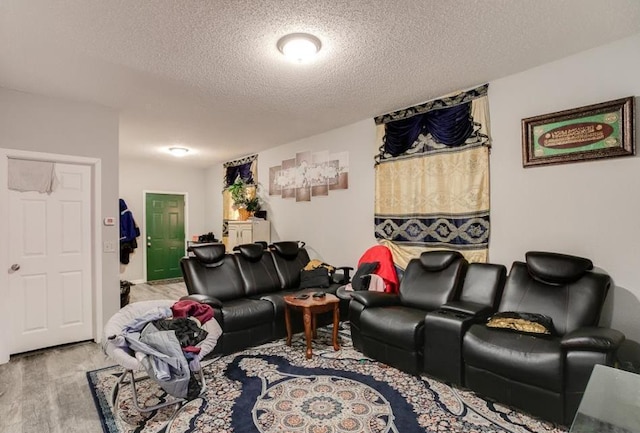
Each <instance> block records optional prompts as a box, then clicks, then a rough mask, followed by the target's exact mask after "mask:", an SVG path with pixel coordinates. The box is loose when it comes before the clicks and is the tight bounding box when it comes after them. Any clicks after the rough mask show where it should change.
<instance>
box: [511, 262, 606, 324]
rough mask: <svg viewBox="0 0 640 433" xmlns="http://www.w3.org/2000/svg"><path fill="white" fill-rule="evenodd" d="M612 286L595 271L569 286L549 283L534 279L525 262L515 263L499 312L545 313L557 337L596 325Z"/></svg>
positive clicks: (604, 276) (603, 276)
mask: <svg viewBox="0 0 640 433" xmlns="http://www.w3.org/2000/svg"><path fill="white" fill-rule="evenodd" d="M610 286H611V278H610V277H609V276H608V275H606V274H604V273H602V272H596V271H589V272H586V273H585V274H584V275H583V276H582V278H580V279H579V280H577V281H574V282H572V283H568V284H560V285H559V284H548V283H544V282H542V281H541V280H539V279H537V278H534V276H532V275H531V272H530V271H529V269H528V267H527V265H526V263H523V262H514V263H513V265H512V266H511V271H510V272H509V277H508V278H507V282H506V284H505V287H504V291H503V293H502V297H501V299H500V305H499V307H498V311H522V312H530V313H544V314H545V315H546V316H549V317H551V318H552V319H553V327H554V329H555V331H556V333H557V335H564V334H565V333H567V332H571V331H575V330H576V329H579V328H581V327H583V326H596V325H597V324H598V320H599V317H600V311H601V310H602V305H603V303H604V300H605V298H606V295H607V291H608V289H609V287H610Z"/></svg>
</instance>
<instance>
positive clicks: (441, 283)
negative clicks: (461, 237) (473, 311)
mask: <svg viewBox="0 0 640 433" xmlns="http://www.w3.org/2000/svg"><path fill="white" fill-rule="evenodd" d="M467 266H468V264H467V261H466V260H465V258H464V257H463V256H462V254H460V253H459V252H457V251H428V252H424V253H422V254H421V255H420V258H418V259H412V260H411V261H410V262H409V264H408V265H407V268H406V269H405V271H404V276H403V277H402V281H401V282H400V302H401V303H402V305H405V306H408V307H413V308H419V309H422V310H426V311H432V310H435V309H438V308H440V306H441V305H443V304H445V303H446V302H448V301H451V300H454V299H456V298H457V296H458V294H459V291H460V288H461V287H462V282H463V280H464V275H465V272H466V270H467Z"/></svg>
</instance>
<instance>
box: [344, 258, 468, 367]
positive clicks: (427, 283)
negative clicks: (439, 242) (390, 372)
mask: <svg viewBox="0 0 640 433" xmlns="http://www.w3.org/2000/svg"><path fill="white" fill-rule="evenodd" d="M466 270H467V261H466V260H465V259H464V257H463V256H462V254H460V253H459V252H456V251H433V252H424V253H422V254H421V255H420V258H418V259H412V260H411V261H410V262H409V264H408V265H407V268H406V270H405V272H404V276H403V278H402V281H401V282H400V288H399V292H398V293H397V294H390V293H381V292H367V291H360V292H354V294H353V299H352V300H351V304H350V308H349V320H350V322H351V335H352V339H353V343H354V346H355V348H356V349H358V350H360V351H361V352H363V353H364V354H365V355H367V356H370V357H372V358H374V359H377V360H379V361H381V362H384V363H385V364H388V365H391V366H393V367H396V368H398V369H400V370H403V371H405V372H408V373H411V374H418V373H419V372H420V371H421V370H422V365H423V346H424V339H425V336H424V319H425V315H426V313H427V312H429V311H433V310H437V309H438V308H440V307H441V306H442V305H443V304H446V303H447V302H449V301H452V300H454V299H456V298H457V296H458V294H459V291H460V288H461V286H462V281H463V279H464V278H463V277H464V274H465V272H466Z"/></svg>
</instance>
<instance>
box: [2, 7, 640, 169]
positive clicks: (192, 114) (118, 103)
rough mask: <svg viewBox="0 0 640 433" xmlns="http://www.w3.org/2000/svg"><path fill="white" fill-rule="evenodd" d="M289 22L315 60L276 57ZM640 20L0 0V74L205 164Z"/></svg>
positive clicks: (149, 149) (612, 35)
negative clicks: (101, 108) (94, 110)
mask: <svg viewBox="0 0 640 433" xmlns="http://www.w3.org/2000/svg"><path fill="white" fill-rule="evenodd" d="M292 32H308V33H313V34H314V35H316V36H317V37H319V38H320V39H321V41H322V44H323V48H322V51H321V52H320V55H319V56H318V58H317V60H315V61H314V62H313V63H311V64H306V65H295V64H291V63H288V62H287V61H286V60H285V59H284V58H283V57H282V56H281V55H280V53H279V52H278V51H277V49H276V41H277V40H278V39H279V38H280V37H281V36H283V35H285V34H287V33H292ZM638 32H640V1H638V0H605V1H603V0H518V1H516V0H484V1H481V0H448V1H443V0H396V1H386V0H378V1H373V0H272V1H266V0H232V1H215V0H209V1H205V0H201V1H197V0H153V1H151V0H144V1H134V0H108V1H105V0H56V1H54V0H2V1H1V2H0V86H2V87H7V88H13V89H18V90H24V91H29V92H35V93H40V94H45V95H51V96H55V97H61V98H67V99H72V100H78V101H87V102H93V103H97V104H101V105H105V106H108V107H113V108H115V109H117V110H119V112H120V115H121V117H120V119H121V122H120V155H121V156H122V157H126V158H156V159H159V160H171V161H175V162H177V161H178V160H177V159H175V158H172V157H171V156H169V155H167V154H166V153H163V151H164V150H166V148H168V147H169V146H171V145H175V144H181V145H184V146H186V147H189V148H191V149H192V150H193V151H192V152H191V154H190V155H189V156H187V157H185V158H183V159H181V160H180V162H181V163H184V164H190V165H193V166H199V167H207V166H210V165H212V164H213V163H215V162H220V161H226V160H229V159H232V158H234V157H237V156H242V155H246V154H249V153H253V152H256V151H260V150H263V149H267V148H270V147H274V146H277V145H279V144H283V143H287V142H290V141H293V140H296V139H300V138H303V137H307V136H310V135H313V134H317V133H320V132H323V131H326V130H329V129H333V128H336V127H339V126H343V125H347V124H349V123H353V122H355V121H358V120H362V119H366V118H371V117H374V116H375V115H378V114H383V113H386V112H388V111H392V110H394V109H398V108H402V107H406V106H409V105H412V104H414V103H418V102H422V101H425V100H428V99H430V98H433V97H437V96H440V95H443V94H446V93H449V92H452V91H454V90H459V89H464V88H469V87H471V86H474V85H476V84H481V83H484V82H487V81H491V80H495V79H497V78H500V77H503V76H506V75H510V74H513V73H516V72H518V71H522V70H526V69H529V68H531V67H533V66H536V65H539V64H543V63H547V62H549V61H553V60H555V59H559V58H562V57H566V56H567V55H570V54H573V53H577V52H579V51H583V50H585V49H589V48H591V47H595V46H598V45H603V44H606V43H607V42H610V41H614V40H617V39H621V38H623V37H625V36H628V35H632V34H635V33H638ZM639 55H640V53H639ZM612 68H615V65H612ZM595 84H597V83H595Z"/></svg>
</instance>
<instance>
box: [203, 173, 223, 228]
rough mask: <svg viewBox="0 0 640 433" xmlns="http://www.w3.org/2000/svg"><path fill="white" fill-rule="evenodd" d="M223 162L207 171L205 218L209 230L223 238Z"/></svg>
mask: <svg viewBox="0 0 640 433" xmlns="http://www.w3.org/2000/svg"><path fill="white" fill-rule="evenodd" d="M222 178H223V169H222V164H218V165H215V166H213V167H211V168H209V169H208V170H207V172H206V173H205V182H206V185H205V194H206V197H207V199H206V200H205V208H204V219H205V221H206V224H207V227H210V229H208V230H207V232H213V234H214V235H216V238H218V239H222V186H223V184H222Z"/></svg>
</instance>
